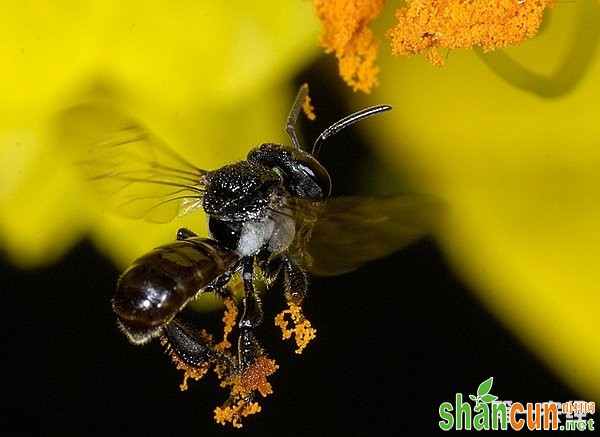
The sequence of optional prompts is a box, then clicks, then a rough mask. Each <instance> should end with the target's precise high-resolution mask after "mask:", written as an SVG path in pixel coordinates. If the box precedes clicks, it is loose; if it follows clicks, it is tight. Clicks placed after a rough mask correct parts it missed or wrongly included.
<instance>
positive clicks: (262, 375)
mask: <svg viewBox="0 0 600 437" xmlns="http://www.w3.org/2000/svg"><path fill="white" fill-rule="evenodd" d="M278 368H279V366H277V364H275V360H272V359H270V358H268V357H267V356H266V355H259V356H258V357H257V358H256V361H255V362H254V363H253V364H252V365H251V366H249V367H248V368H246V369H244V370H241V371H240V372H238V373H236V374H235V375H233V376H231V377H229V378H227V379H225V380H223V381H222V382H221V385H222V386H225V385H231V396H230V397H229V399H228V400H227V401H226V402H225V403H224V404H223V405H222V406H221V407H217V408H215V421H216V422H217V423H220V424H222V425H225V423H226V422H231V424H232V426H234V427H235V428H241V427H242V418H243V417H247V416H249V415H251V414H255V413H258V412H260V405H259V403H258V402H253V401H252V396H253V393H254V391H255V390H258V392H259V393H260V394H261V395H262V396H263V397H264V396H267V395H269V394H272V393H273V389H272V387H271V384H270V383H269V382H268V381H267V377H268V376H270V375H272V374H273V373H275V371H276V370H277V369H278Z"/></svg>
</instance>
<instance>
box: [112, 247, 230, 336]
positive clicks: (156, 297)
mask: <svg viewBox="0 0 600 437" xmlns="http://www.w3.org/2000/svg"><path fill="white" fill-rule="evenodd" d="M236 261H237V256H236V255H235V254H234V253H232V252H231V251H229V250H227V249H226V248H225V247H223V246H222V245H221V244H219V243H218V242H216V241H213V240H209V239H205V238H197V237H194V238H189V239H186V240H182V241H174V242H172V243H169V244H165V245H162V246H159V247H156V248H155V249H153V250H151V251H150V252H148V253H146V254H145V255H143V256H142V257H140V258H138V259H137V260H136V261H134V263H133V264H132V265H131V267H129V268H128V269H127V270H126V271H125V272H124V273H123V275H121V277H120V278H119V282H118V283H117V290H116V293H115V296H114V298H113V299H112V306H113V310H114V311H115V313H116V314H117V317H118V323H119V326H120V327H121V329H122V330H123V332H124V333H125V334H126V335H127V337H128V338H129V340H130V341H131V342H132V343H135V344H143V343H146V342H147V341H149V340H150V339H152V338H154V337H156V336H157V335H159V334H160V332H161V327H162V326H163V325H164V324H166V323H169V322H170V321H171V319H172V318H173V317H174V316H175V314H177V312H178V311H179V310H180V309H181V308H183V307H184V306H185V305H186V304H187V302H188V301H189V300H190V299H192V298H193V297H194V296H195V295H196V294H197V293H198V292H200V291H201V290H202V289H203V288H204V287H206V286H207V285H208V284H209V283H211V282H212V281H214V280H215V279H216V278H218V277H219V276H220V275H222V274H224V273H226V272H227V271H229V270H230V269H231V268H232V267H233V265H234V264H235V262H236Z"/></svg>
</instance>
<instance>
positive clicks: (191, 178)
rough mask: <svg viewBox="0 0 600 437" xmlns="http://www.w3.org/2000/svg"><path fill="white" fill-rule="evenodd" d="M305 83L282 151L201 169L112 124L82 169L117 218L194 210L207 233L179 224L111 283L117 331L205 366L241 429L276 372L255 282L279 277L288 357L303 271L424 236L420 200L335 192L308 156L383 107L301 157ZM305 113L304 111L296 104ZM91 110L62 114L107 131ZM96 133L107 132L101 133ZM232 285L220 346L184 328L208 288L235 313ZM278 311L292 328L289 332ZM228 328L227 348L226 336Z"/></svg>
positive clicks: (185, 364) (226, 413)
mask: <svg viewBox="0 0 600 437" xmlns="http://www.w3.org/2000/svg"><path fill="white" fill-rule="evenodd" d="M305 104H308V86H307V85H306V84H305V85H303V86H302V87H301V88H300V91H299V93H298V95H297V97H296V100H295V102H294V104H293V106H292V109H291V111H290V114H289V116H288V119H287V125H286V132H287V134H288V135H289V137H290V139H291V141H292V144H293V146H286V145H281V144H275V143H264V144H261V145H260V146H258V147H256V148H254V149H252V150H250V152H249V153H248V155H247V157H246V159H245V160H244V161H239V162H236V163H233V164H229V165H225V166H224V167H222V168H220V169H218V170H214V171H206V170H202V169H199V168H197V167H195V166H193V165H192V164H190V163H189V162H187V161H186V160H185V159H183V158H181V157H180V156H178V155H177V154H176V153H175V152H173V151H172V150H171V149H169V148H168V147H167V146H165V145H164V144H162V143H161V142H160V141H158V140H157V139H156V138H155V137H153V136H152V135H150V134H149V133H148V132H147V131H146V130H144V129H143V128H141V127H140V126H139V125H137V124H136V123H135V122H122V121H121V120H117V121H115V122H114V123H113V124H114V126H113V127H112V128H111V130H113V131H114V132H108V133H107V135H106V138H103V139H102V140H101V141H100V140H96V139H94V140H93V141H92V143H93V153H94V155H95V156H94V157H92V158H90V159H86V160H84V161H83V162H82V165H83V166H84V167H86V168H87V170H88V172H90V173H89V174H91V179H92V180H94V181H95V182H97V183H98V184H100V185H102V187H103V188H105V189H107V191H108V194H109V198H110V200H111V201H112V202H113V204H114V206H115V208H116V209H117V210H119V211H120V212H122V213H123V214H125V215H130V216H136V217H147V218H149V219H151V220H154V221H162V222H166V221H169V220H170V219H172V218H174V217H175V216H176V215H179V216H181V215H185V214H188V213H190V212H192V211H195V210H197V209H199V208H202V209H203V210H204V212H205V214H206V216H207V219H208V229H209V232H210V238H204V237H198V236H197V235H196V234H194V233H193V232H191V231H189V230H187V229H184V228H182V229H179V231H178V232H177V239H176V241H174V242H172V243H168V244H165V245H163V246H160V247H157V248H155V249H154V250H152V251H150V252H148V253H147V254H145V255H143V256H142V257H140V258H139V259H137V260H136V261H134V262H133V264H132V265H131V267H129V268H128V269H127V270H126V271H125V272H124V273H123V274H122V276H121V277H120V279H119V281H118V284H117V289H116V292H115V295H114V297H113V299H112V307H113V309H114V312H115V313H116V315H117V322H118V325H119V327H120V329H121V330H122V331H123V333H124V334H125V335H126V336H127V338H128V339H129V340H130V341H131V342H132V343H134V344H144V343H146V342H148V341H149V340H151V339H153V338H157V337H158V338H161V339H162V341H163V343H164V344H166V345H167V346H168V348H169V351H170V352H171V356H172V357H173V360H174V361H175V362H176V363H177V366H178V368H181V369H183V370H184V371H185V380H184V384H183V385H182V389H183V388H185V387H187V385H186V380H187V378H188V377H193V378H196V379H197V378H199V377H201V376H202V375H203V374H204V373H205V372H206V371H207V370H208V368H210V367H212V368H213V369H214V370H215V371H216V372H217V375H218V376H219V377H220V378H221V379H222V380H223V381H224V385H230V386H231V396H230V398H229V400H228V402H227V403H226V404H225V405H224V406H223V407H220V408H217V410H216V418H217V421H219V422H222V423H224V422H225V421H231V422H232V423H233V424H234V425H235V426H241V425H240V420H241V418H242V417H243V416H246V415H248V414H252V413H254V412H256V411H258V404H256V403H255V402H254V397H255V394H256V392H257V391H258V392H260V393H261V394H262V395H266V394H268V393H270V391H271V387H270V385H269V384H268V382H267V381H266V377H267V376H269V375H270V374H271V373H273V372H274V371H275V369H276V368H277V366H276V365H275V364H274V361H273V360H270V359H268V358H267V355H266V352H265V350H264V349H263V347H262V346H261V345H260V344H259V342H258V340H257V338H256V336H255V330H256V328H257V327H258V326H259V325H260V324H261V323H262V322H263V311H262V308H261V302H260V298H259V295H258V292H257V289H256V288H255V284H254V281H255V280H256V279H257V278H262V279H264V280H265V281H266V282H267V283H270V282H272V281H273V280H275V279H276V278H277V277H278V276H280V275H281V276H282V277H283V286H284V294H285V299H286V302H287V304H288V309H287V310H285V311H284V312H283V313H282V314H280V316H278V319H277V324H279V325H280V326H281V328H282V330H283V333H284V336H286V337H289V336H291V335H294V336H295V339H296V342H297V344H298V350H297V351H298V352H299V351H301V350H302V349H303V348H304V346H305V345H306V342H308V341H309V340H310V339H311V338H312V337H314V333H315V330H314V329H313V328H312V327H311V325H310V323H309V322H308V320H306V318H305V317H304V316H303V314H302V303H303V300H304V298H305V297H306V294H307V288H308V275H307V272H309V273H312V274H317V275H337V274H341V273H344V272H347V271H350V270H352V269H354V268H356V267H358V266H359V265H360V264H362V263H364V262H366V261H369V260H372V259H376V258H379V257H383V256H385V255H387V254H389V253H391V252H394V251H396V250H398V249H400V248H402V247H403V246H405V245H407V244H409V243H411V242H412V241H414V240H415V239H417V238H419V237H421V236H422V235H424V233H425V232H426V231H427V228H428V226H429V223H428V221H427V220H426V218H427V217H428V213H427V212H428V210H429V209H430V207H431V203H430V201H428V200H427V199H425V198H423V197H418V196H387V197H337V198H336V197H334V198H331V197H329V196H330V193H331V178H330V176H329V174H328V172H327V170H326V169H325V167H323V165H322V164H321V163H320V162H319V161H318V160H317V158H318V153H319V149H320V146H321V144H322V143H323V141H325V140H326V139H327V138H329V137H330V136H332V135H334V134H336V133H337V132H339V131H340V130H342V129H344V128H346V127H348V126H349V125H351V124H353V123H355V122H357V121H360V120H363V119H365V118H367V117H370V116H372V115H375V114H379V113H381V112H384V111H388V110H390V109H391V107H390V106H389V105H378V106H373V107H370V108H367V109H363V110H361V111H358V112H356V113H354V114H352V115H350V116H348V117H345V118H343V119H342V120H340V121H338V122H336V123H334V124H333V125H332V126H330V127H329V128H327V129H326V130H325V131H324V132H323V133H321V135H319V137H318V138H317V140H316V141H315V143H314V145H313V148H312V151H311V153H309V152H307V151H305V150H303V149H302V148H301V147H300V144H299V141H298V138H297V135H296V131H295V125H296V121H297V119H298V116H299V114H300V112H301V111H302V109H303V105H305ZM305 108H306V107H305ZM99 114H100V112H99V111H98V109H97V108H93V107H79V108H75V109H73V110H71V111H70V112H69V113H68V114H67V115H66V120H68V126H73V124H74V120H75V118H78V119H79V123H82V120H83V123H84V124H86V125H87V126H90V125H92V124H94V123H98V124H101V123H104V124H106V120H105V118H106V117H105V114H104V115H102V116H100V115H99ZM102 129H106V128H104V127H103V128H102ZM238 284H239V288H241V289H242V290H243V298H241V303H240V306H241V309H242V315H241V317H240V318H239V320H237V326H235V327H234V326H233V323H234V322H233V321H232V320H234V319H231V320H230V321H229V322H226V324H225V325H226V328H225V329H226V335H225V338H224V340H223V341H221V342H216V341H215V340H214V339H213V337H212V335H211V334H208V333H207V332H206V331H203V330H202V331H201V330H199V329H196V328H191V327H188V326H186V325H185V324H184V323H182V322H181V321H180V320H179V319H178V313H179V312H180V311H181V310H182V309H183V308H184V307H185V306H186V304H187V303H188V302H189V301H190V300H191V299H194V298H196V297H197V296H199V295H200V294H202V293H209V292H210V293H217V294H218V295H220V296H222V297H223V298H224V299H225V300H226V301H227V302H228V311H229V314H230V316H231V317H232V318H233V317H235V315H236V313H235V311H236V306H237V304H236V303H235V302H236V299H237V298H236V293H235V291H236V288H238V287H237V285H238ZM284 316H289V318H290V319H291V322H292V324H293V325H294V328H288V327H287V326H288V322H287V321H285V320H284ZM232 329H237V331H238V341H237V351H236V352H235V353H232V352H231V351H230V346H231V344H230V343H229V342H228V341H227V340H226V337H227V333H228V332H229V331H231V330H232Z"/></svg>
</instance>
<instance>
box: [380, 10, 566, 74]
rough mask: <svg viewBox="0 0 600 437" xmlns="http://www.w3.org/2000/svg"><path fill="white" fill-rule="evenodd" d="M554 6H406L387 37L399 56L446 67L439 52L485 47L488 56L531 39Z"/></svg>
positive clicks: (397, 13)
mask: <svg viewBox="0 0 600 437" xmlns="http://www.w3.org/2000/svg"><path fill="white" fill-rule="evenodd" d="M553 4H554V0H473V1H462V0H407V1H406V5H405V6H404V7H402V8H400V9H399V10H397V11H396V18H397V19H398V24H397V25H396V27H394V28H392V29H390V30H389V31H388V32H387V33H386V37H387V38H388V39H390V40H391V45H392V53H393V54H395V55H408V54H425V55H426V56H427V57H428V59H429V61H430V62H431V63H432V64H435V65H440V66H441V65H444V58H443V57H442V55H441V54H440V53H439V52H438V49H440V48H445V49H454V48H472V47H475V46H481V47H482V48H483V51H484V52H489V51H491V50H495V49H498V48H502V47H505V46H508V45H518V44H520V43H522V42H523V41H525V40H526V39H528V38H533V37H534V36H535V35H536V34H537V32H538V30H539V27H540V23H541V21H542V16H543V13H544V10H545V9H546V7H549V6H552V5H553Z"/></svg>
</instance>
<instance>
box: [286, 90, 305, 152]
mask: <svg viewBox="0 0 600 437" xmlns="http://www.w3.org/2000/svg"><path fill="white" fill-rule="evenodd" d="M307 96H308V84H307V83H304V84H302V86H300V89H299V90H298V94H297V95H296V100H294V104H293V105H292V109H291V110H290V114H289V115H288V118H287V122H286V124H285V131H286V132H287V134H288V136H289V137H290V139H291V140H292V144H293V145H294V148H296V149H300V148H301V147H300V142H299V141H298V136H297V135H296V122H297V121H298V116H299V115H300V111H301V110H302V105H303V104H304V102H305V101H306V97H307Z"/></svg>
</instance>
